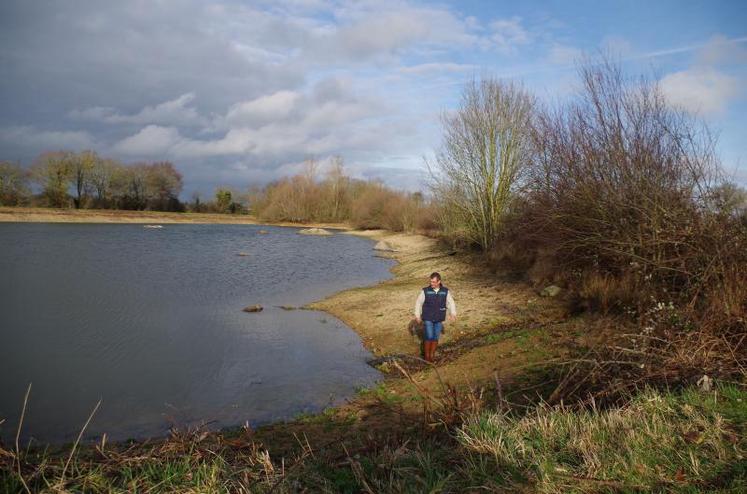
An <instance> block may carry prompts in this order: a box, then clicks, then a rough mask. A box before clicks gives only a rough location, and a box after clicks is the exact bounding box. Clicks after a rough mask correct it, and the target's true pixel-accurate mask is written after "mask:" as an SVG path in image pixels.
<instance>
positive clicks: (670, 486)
mask: <svg viewBox="0 0 747 494" xmlns="http://www.w3.org/2000/svg"><path fill="white" fill-rule="evenodd" d="M745 414H747V393H745V392H744V391H743V390H740V389H738V388H736V387H721V388H719V389H718V390H717V391H715V392H711V393H702V392H700V391H698V390H694V389H690V390H687V391H685V392H683V393H681V394H661V393H657V392H654V391H646V392H643V393H641V394H640V395H639V396H637V397H635V398H634V399H633V400H632V401H631V402H630V403H629V404H628V405H627V406H625V407H624V408H621V409H615V410H609V411H602V412H600V411H595V410H584V411H572V410H569V409H563V408H550V407H546V406H540V407H538V408H536V409H535V410H534V411H533V412H531V413H529V414H527V415H526V416H524V417H521V418H516V417H512V416H509V415H504V414H499V413H484V414H481V415H477V416H474V417H471V418H469V419H468V420H467V421H466V422H465V424H464V426H463V427H462V428H461V429H460V430H459V432H458V438H459V442H460V444H462V446H464V447H465V448H466V450H467V451H469V452H470V453H469V454H470V455H472V456H473V460H472V462H473V463H475V464H477V465H480V464H481V463H480V462H477V461H476V460H475V459H474V456H475V455H477V456H478V457H481V461H482V462H484V461H486V459H489V460H490V461H491V462H492V464H493V465H494V468H495V469H496V471H499V472H505V475H504V476H503V478H502V479H501V480H502V481H504V482H510V481H513V480H512V479H516V478H517V477H518V478H520V479H524V480H523V481H530V482H532V483H535V484H536V487H537V490H538V491H540V492H583V491H584V490H585V489H587V488H589V486H597V488H599V487H600V486H607V487H610V488H612V487H614V488H615V489H617V490H618V491H620V490H621V491H623V492H635V491H640V490H643V491H649V490H654V491H656V490H660V489H661V490H662V491H667V492H700V491H707V490H709V489H711V488H712V490H714V491H717V490H718V489H726V491H728V490H729V489H731V491H733V492H737V491H738V490H739V489H741V488H743V487H745V485H747V484H745V482H747V477H745V475H744V473H745V472H744V470H745V468H744V461H745V457H744V455H745V452H746V451H745V448H746V447H747V444H745V436H744V433H745V430H744V424H745ZM725 475H726V476H730V477H731V479H730V480H727V482H726V483H725V484H724V483H723V479H724V476H725ZM579 479H585V480H579ZM720 484H723V485H720ZM693 489H694V490H693ZM726 491H725V492H726Z"/></svg>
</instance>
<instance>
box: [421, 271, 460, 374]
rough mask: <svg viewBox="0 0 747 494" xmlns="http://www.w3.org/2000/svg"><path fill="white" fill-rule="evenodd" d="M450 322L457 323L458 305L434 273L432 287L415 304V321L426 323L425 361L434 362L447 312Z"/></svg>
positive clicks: (431, 278) (426, 288) (424, 338)
mask: <svg viewBox="0 0 747 494" xmlns="http://www.w3.org/2000/svg"><path fill="white" fill-rule="evenodd" d="M447 309H448V312H449V320H450V321H452V322H453V321H456V304H455V303H454V297H452V296H451V293H450V292H449V289H448V288H446V287H445V286H443V285H442V284H441V275H440V274H438V273H432V274H431V276H430V286H427V287H425V288H423V290H422V291H421V292H420V295H418V299H417V301H416V302H415V319H416V320H417V321H418V324H419V323H420V322H423V323H424V326H425V335H424V337H423V340H424V341H423V353H424V354H425V360H427V361H428V362H433V358H434V357H435V355H436V347H437V346H438V337H439V336H440V335H441V331H442V330H443V327H444V321H445V320H446V312H447Z"/></svg>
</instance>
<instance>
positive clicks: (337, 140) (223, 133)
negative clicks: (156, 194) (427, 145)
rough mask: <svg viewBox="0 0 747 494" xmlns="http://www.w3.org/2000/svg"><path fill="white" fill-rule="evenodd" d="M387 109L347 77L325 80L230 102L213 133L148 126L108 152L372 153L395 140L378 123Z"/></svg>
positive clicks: (277, 156) (258, 156) (275, 156)
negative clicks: (363, 94)
mask: <svg viewBox="0 0 747 494" xmlns="http://www.w3.org/2000/svg"><path fill="white" fill-rule="evenodd" d="M390 111H391V108H390V107H389V105H388V104H386V103H385V102H383V101H380V100H378V99H377V98H374V97H370V96H367V97H361V96H359V95H357V93H356V90H355V87H354V85H353V83H352V82H351V81H348V80H345V79H339V78H328V79H324V80H321V81H319V82H318V83H317V84H315V85H313V86H311V87H310V88H308V89H307V90H306V91H303V92H300V91H299V92H296V91H280V92H276V93H272V94H269V95H266V96H261V97H259V98H255V99H252V100H248V101H244V102H239V103H237V104H235V105H233V106H231V107H230V108H229V109H228V111H227V112H226V113H225V114H224V115H218V116H214V118H213V124H212V131H211V132H210V133H211V134H213V135H212V136H208V137H204V136H200V135H188V134H185V133H183V132H181V131H180V128H177V127H174V126H159V125H147V126H145V127H144V128H141V129H140V130H138V131H137V132H135V133H134V134H132V135H129V136H127V137H125V138H123V139H121V140H119V141H118V142H117V143H116V144H115V145H114V146H113V150H114V151H116V152H118V153H122V154H126V155H128V156H133V157H144V158H145V157H149V156H159V157H160V156H169V157H173V158H181V159H190V160H195V159H201V158H205V157H220V156H234V157H236V156H242V155H243V156H247V157H250V158H252V159H253V160H255V161H265V162H267V161H274V162H278V161H282V160H286V161H288V160H293V159H297V158H299V157H300V158H303V157H305V156H308V155H324V154H328V153H341V152H342V151H344V150H351V149H358V150H359V151H366V150H369V151H372V150H374V149H376V148H378V147H379V146H380V145H381V142H382V141H383V140H388V141H390V142H396V141H398V140H399V139H400V137H399V136H397V135H396V134H395V133H399V132H400V130H401V129H398V130H394V127H393V126H391V125H388V126H383V127H382V126H381V123H380V122H379V120H380V119H381V118H386V116H387V115H388V112H390ZM201 118H203V117H201Z"/></svg>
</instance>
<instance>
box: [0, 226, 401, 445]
mask: <svg viewBox="0 0 747 494" xmlns="http://www.w3.org/2000/svg"><path fill="white" fill-rule="evenodd" d="M260 229H264V230H266V231H268V232H269V233H268V234H266V235H263V234H260V233H259V231H260ZM239 253H248V254H249V255H247V256H239V255H238V254H239ZM390 267H391V261H388V260H383V259H380V258H376V257H374V256H373V251H372V244H371V242H370V241H369V240H367V239H362V238H357V237H353V236H349V235H335V236H333V237H313V236H303V235H298V233H297V229H293V228H279V227H266V226H262V227H260V226H253V225H165V226H164V227H163V228H162V229H148V228H144V227H143V226H142V225H87V224H33V223H27V224H0V420H2V419H3V418H5V419H6V421H5V423H3V424H0V438H2V439H3V440H4V441H5V442H6V444H9V443H10V440H11V438H13V437H14V436H15V432H16V427H17V425H18V419H19V416H20V410H21V407H22V403H23V396H24V393H25V391H26V387H27V386H28V384H29V383H30V382H32V383H33V386H32V390H31V395H30V399H29V404H28V408H27V411H26V417H25V419H24V426H23V433H22V436H23V437H24V438H26V439H28V438H30V437H33V438H35V439H36V440H38V441H41V442H52V443H60V442H66V441H71V440H74V439H75V437H76V436H77V433H78V431H79V430H80V428H81V426H82V425H83V423H84V422H85V420H86V418H87V417H88V415H89V413H90V412H91V410H92V409H93V407H94V406H95V404H96V402H97V401H98V400H99V399H101V401H102V403H101V407H100V408H99V410H98V412H97V413H96V414H95V416H94V419H93V420H92V422H91V424H90V425H89V427H88V429H87V434H86V436H87V437H88V438H95V437H98V436H100V435H101V434H102V433H106V434H107V436H108V437H109V438H111V439H127V438H143V437H152V436H158V435H163V434H165V433H166V432H167V431H168V429H169V427H171V426H179V427H185V426H194V425H196V424H199V423H208V424H209V425H210V427H212V428H217V427H226V426H234V425H239V424H244V423H245V422H249V423H250V424H253V425H256V424H259V423H265V422H269V421H276V420H283V419H288V418H291V417H293V416H294V415H297V414H298V413H300V412H313V411H319V410H321V409H322V408H324V407H325V406H328V405H330V404H337V403H340V402H341V401H342V400H343V399H344V397H347V396H350V395H351V394H353V393H354V392H355V389H356V388H357V387H361V386H366V385H370V384H372V383H373V382H375V380H376V379H377V377H378V373H377V372H376V371H375V370H373V369H371V368H370V367H369V366H368V365H366V363H365V362H366V359H367V358H370V354H369V353H368V352H367V351H366V350H365V349H364V348H363V346H362V344H361V341H360V339H359V338H358V336H357V335H356V334H355V333H354V332H353V331H352V330H350V328H348V327H346V326H345V325H344V324H342V323H341V322H340V321H339V320H337V319H335V318H334V317H332V316H330V315H328V314H325V313H322V312H317V311H306V310H297V311H286V310H283V309H281V308H279V307H278V306H281V305H286V306H287V305H290V306H301V305H304V304H306V303H309V302H312V301H314V300H318V299H320V298H324V297H325V296H327V295H330V294H332V293H334V292H336V291H338V290H341V289H344V288H348V287H353V286H363V285H369V284H372V283H375V282H377V281H378V280H382V279H385V278H388V277H389V276H390V274H389V268H390ZM255 303H258V304H261V305H262V306H264V311H262V312H259V313H251V314H249V313H245V312H242V310H241V309H242V308H243V307H245V306H247V305H250V304H255Z"/></svg>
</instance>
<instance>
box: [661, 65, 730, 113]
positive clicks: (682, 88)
mask: <svg viewBox="0 0 747 494" xmlns="http://www.w3.org/2000/svg"><path fill="white" fill-rule="evenodd" d="M661 87H662V90H663V91H664V94H665V95H666V96H667V98H668V99H669V101H670V102H672V103H674V104H676V105H678V106H681V107H682V108H685V109H686V110H688V111H691V112H694V113H701V114H704V115H714V114H719V113H723V111H724V110H725V109H726V105H727V104H728V103H729V101H730V100H731V99H732V98H734V97H735V96H736V95H737V94H739V90H740V84H739V82H738V80H737V79H736V78H734V77H731V76H729V75H727V74H724V73H722V72H719V71H717V70H716V69H714V68H712V67H701V66H695V67H693V68H691V69H688V70H683V71H681V72H675V73H673V74H669V75H667V76H666V77H664V78H663V79H662V80H661Z"/></svg>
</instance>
